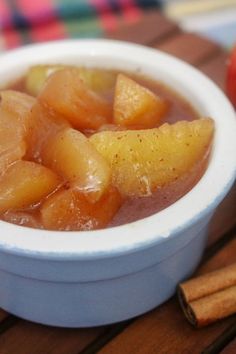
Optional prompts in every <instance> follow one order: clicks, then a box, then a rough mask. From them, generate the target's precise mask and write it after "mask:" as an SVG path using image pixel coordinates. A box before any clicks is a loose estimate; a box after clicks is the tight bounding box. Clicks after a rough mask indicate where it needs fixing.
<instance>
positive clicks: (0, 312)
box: [0, 309, 8, 322]
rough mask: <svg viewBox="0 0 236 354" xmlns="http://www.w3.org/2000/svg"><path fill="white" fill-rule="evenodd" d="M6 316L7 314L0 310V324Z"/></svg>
mask: <svg viewBox="0 0 236 354" xmlns="http://www.w3.org/2000/svg"><path fill="white" fill-rule="evenodd" d="M7 316H8V313H7V312H6V311H4V310H2V309H0V322H2V321H3V320H4V319H5V318H6V317H7Z"/></svg>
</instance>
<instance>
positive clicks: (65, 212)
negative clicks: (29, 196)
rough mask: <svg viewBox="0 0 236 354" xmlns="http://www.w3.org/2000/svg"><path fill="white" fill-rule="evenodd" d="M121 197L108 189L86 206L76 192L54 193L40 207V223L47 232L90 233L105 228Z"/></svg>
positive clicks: (112, 189)
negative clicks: (95, 200)
mask: <svg viewBox="0 0 236 354" xmlns="http://www.w3.org/2000/svg"><path fill="white" fill-rule="evenodd" d="M121 203H122V198H121V196H120V194H119V192H118V191H117V189H116V188H114V187H110V188H109V189H108V190H107V192H106V193H105V194H104V195H103V196H102V198H101V199H100V200H99V201H98V202H96V203H89V202H88V200H87V198H86V197H85V196H84V195H83V194H82V193H80V192H79V191H78V190H77V189H68V190H63V191H59V192H57V193H55V194H54V195H52V196H51V197H49V198H48V199H47V201H46V202H45V203H44V204H43V205H42V207H41V216H42V223H43V226H44V227H45V228H46V229H49V230H66V231H72V230H93V229H100V228H104V227H106V226H107V224H108V223H109V222H110V221H111V219H112V218H113V216H114V215H115V213H116V212H117V210H118V209H119V208H120V206H121Z"/></svg>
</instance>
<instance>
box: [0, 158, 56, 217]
mask: <svg viewBox="0 0 236 354" xmlns="http://www.w3.org/2000/svg"><path fill="white" fill-rule="evenodd" d="M60 183H61V182H60V180H59V178H58V177H57V175H56V174H55V173H54V172H52V171H51V170H49V169H48V168H46V167H44V166H41V165H39V164H36V163H34V162H29V161H16V162H15V163H13V164H12V165H10V166H9V167H8V169H7V170H6V171H5V173H4V174H3V175H2V176H1V178H0V212H1V213H4V212H6V211H7V210H9V209H13V210H15V209H21V208H26V207H29V206H31V205H33V204H36V203H38V202H40V201H41V199H42V198H44V197H46V196H47V195H48V194H49V193H51V192H53V191H54V190H55V189H56V188H57V187H58V185H59V184H60Z"/></svg>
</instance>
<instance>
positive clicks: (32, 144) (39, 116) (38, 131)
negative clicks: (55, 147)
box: [26, 102, 70, 163]
mask: <svg viewBox="0 0 236 354" xmlns="http://www.w3.org/2000/svg"><path fill="white" fill-rule="evenodd" d="M66 127H70V124H69V123H68V121H67V120H65V119H64V118H62V117H60V116H59V115H55V114H52V112H49V111H48V110H47V109H45V108H44V107H43V106H42V105H41V104H39V103H38V102H37V103H36V104H34V105H33V107H32V109H31V112H30V114H29V129H28V134H27V136H26V142H27V153H26V158H27V160H33V161H36V162H39V163H41V162H42V157H41V154H42V150H43V148H44V145H45V143H47V141H48V140H49V139H50V137H52V136H54V135H55V134H57V133H58V132H59V131H60V130H63V129H65V128H66Z"/></svg>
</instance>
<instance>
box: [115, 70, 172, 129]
mask: <svg viewBox="0 0 236 354" xmlns="http://www.w3.org/2000/svg"><path fill="white" fill-rule="evenodd" d="M167 109H168V106H167V102H166V101H164V100H163V99H162V98H160V97H158V96H157V95H155V94H154V93H153V92H151V91H150V90H149V89H147V88H145V87H144V86H142V85H140V84H138V83H137V82H135V81H134V80H132V79H130V78H129V77H127V76H126V75H124V74H119V75H118V76H117V82H116V87H115V98H114V107H113V110H114V122H115V124H118V125H123V126H128V127H129V126H132V125H141V126H143V127H144V128H153V127H155V126H156V125H157V124H158V123H159V122H160V120H161V119H162V118H163V116H164V115H165V113H166V112H167Z"/></svg>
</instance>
